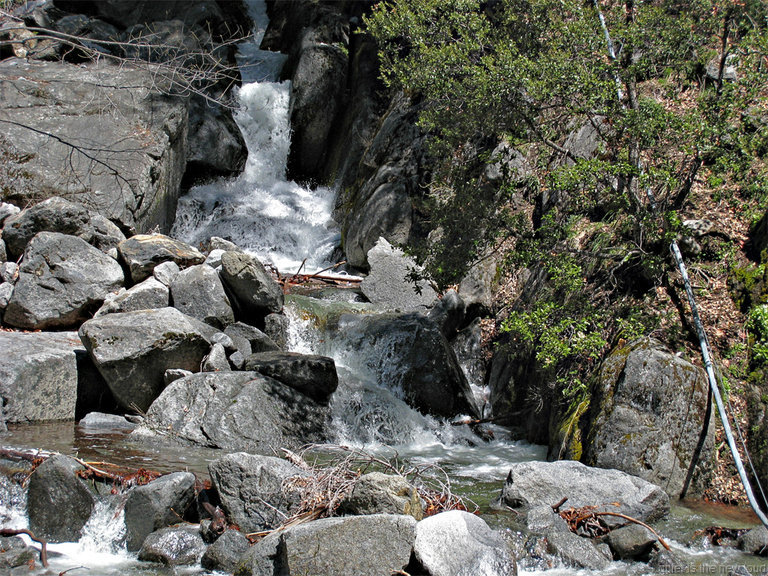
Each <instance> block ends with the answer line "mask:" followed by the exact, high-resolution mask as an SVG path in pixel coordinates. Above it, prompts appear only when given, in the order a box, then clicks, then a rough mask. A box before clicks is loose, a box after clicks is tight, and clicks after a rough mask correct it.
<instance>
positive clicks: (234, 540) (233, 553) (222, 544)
mask: <svg viewBox="0 0 768 576" xmlns="http://www.w3.org/2000/svg"><path fill="white" fill-rule="evenodd" d="M250 547H251V543H250V542H249V541H248V538H246V537H245V535H244V534H243V533H242V532H239V531H237V530H226V531H225V532H224V533H223V534H222V535H221V536H219V537H218V538H217V539H216V541H215V542H214V543H213V544H211V545H210V546H208V549H207V550H206V551H205V554H203V557H202V558H201V559H200V564H201V565H202V567H203V568H206V569H208V570H218V571H220V572H228V573H230V574H231V573H233V572H234V571H235V568H237V564H238V562H239V561H240V558H241V557H242V556H243V554H245V553H246V552H247V551H248V549H249V548H250Z"/></svg>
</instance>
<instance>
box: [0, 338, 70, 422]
mask: <svg viewBox="0 0 768 576" xmlns="http://www.w3.org/2000/svg"><path fill="white" fill-rule="evenodd" d="M0 349H1V350H2V351H3V353H2V354H0V405H1V406H2V414H1V415H0V421H3V420H5V421H8V422H30V421H40V420H69V419H72V418H74V417H75V406H76V402H77V381H78V372H77V357H76V354H77V352H78V351H82V350H83V348H82V344H81V342H80V339H79V338H78V337H77V333H76V332H56V333H43V332H31V333H12V332H0ZM31 382H34V386H30V385H29V384H30V383H31Z"/></svg>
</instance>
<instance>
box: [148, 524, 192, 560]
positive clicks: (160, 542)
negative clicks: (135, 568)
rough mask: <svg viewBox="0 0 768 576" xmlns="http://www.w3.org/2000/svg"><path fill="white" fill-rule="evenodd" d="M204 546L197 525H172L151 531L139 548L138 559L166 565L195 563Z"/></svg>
mask: <svg viewBox="0 0 768 576" xmlns="http://www.w3.org/2000/svg"><path fill="white" fill-rule="evenodd" d="M205 550H206V546H205V542H203V537H202V536H200V530H199V529H198V528H197V526H174V527H172V528H162V529H160V530H157V531H156V532H152V533H151V534H150V535H148V536H147V538H146V540H144V543H143V544H142V546H141V550H139V560H143V561H145V562H159V563H161V564H165V565H166V566H184V565H191V564H197V563H198V562H200V559H201V558H202V556H203V554H204V553H205Z"/></svg>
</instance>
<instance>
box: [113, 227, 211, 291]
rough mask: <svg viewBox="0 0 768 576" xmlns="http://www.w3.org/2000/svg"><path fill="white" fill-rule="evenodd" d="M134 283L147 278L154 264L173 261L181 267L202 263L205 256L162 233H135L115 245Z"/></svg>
mask: <svg viewBox="0 0 768 576" xmlns="http://www.w3.org/2000/svg"><path fill="white" fill-rule="evenodd" d="M117 250H118V252H119V254H120V258H121V259H122V261H123V262H125V265H126V266H127V267H128V269H129V271H130V274H131V281H132V282H133V283H134V284H137V283H139V282H141V281H142V280H145V279H146V278H149V277H150V276H151V275H152V272H153V271H154V269H155V266H157V265H158V264H161V263H162V262H169V261H171V262H175V263H176V264H177V265H178V266H180V267H181V268H186V267H188V266H194V265H195V264H202V263H203V262H204V261H205V256H203V254H202V253H201V252H200V251H199V250H197V249H196V248H193V247H192V246H189V245H188V244H185V243H184V242H181V241H179V240H175V239H173V238H169V237H168V236H165V235H163V234H137V235H136V236H132V237H131V238H128V239H127V240H125V241H123V242H121V243H120V244H119V245H118V246H117Z"/></svg>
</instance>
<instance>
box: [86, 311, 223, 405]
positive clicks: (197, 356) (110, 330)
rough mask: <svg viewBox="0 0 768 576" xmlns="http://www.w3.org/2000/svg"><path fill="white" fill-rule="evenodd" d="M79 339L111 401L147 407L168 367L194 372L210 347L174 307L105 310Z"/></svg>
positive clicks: (159, 388)
mask: <svg viewBox="0 0 768 576" xmlns="http://www.w3.org/2000/svg"><path fill="white" fill-rule="evenodd" d="M79 334H80V339H81V340H82V342H83V344H84V345H85V348H86V350H87V351H88V354H89V355H90V356H91V358H92V359H93V362H94V364H95V365H96V368H98V370H99V372H100V373H101V375H102V376H104V379H105V380H106V382H107V385H108V386H109V388H110V390H112V394H113V395H114V396H115V399H116V400H117V401H118V402H119V403H120V404H121V405H122V406H123V407H124V408H126V409H132V408H133V407H134V406H136V407H138V408H139V410H147V409H148V408H149V406H150V404H151V403H152V401H153V400H154V399H155V398H157V396H158V395H159V394H160V392H161V391H162V389H163V388H164V385H165V384H164V382H163V375H164V374H165V371H166V370H167V369H169V368H183V369H187V370H190V371H192V370H198V369H199V367H200V362H201V361H202V359H203V357H204V356H205V355H206V354H207V353H208V350H209V348H210V346H209V344H208V341H207V340H206V338H205V337H204V336H203V334H201V332H200V331H199V330H198V326H197V325H196V324H195V323H194V322H193V321H192V319H190V318H189V317H187V316H185V315H184V314H182V313H181V312H179V311H178V310H176V309H175V308H160V309H157V310H140V311H136V312H123V313H117V314H107V315H106V316H102V317H100V318H94V319H93V320H89V321H87V322H85V323H84V324H83V325H82V326H81V327H80V331H79Z"/></svg>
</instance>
